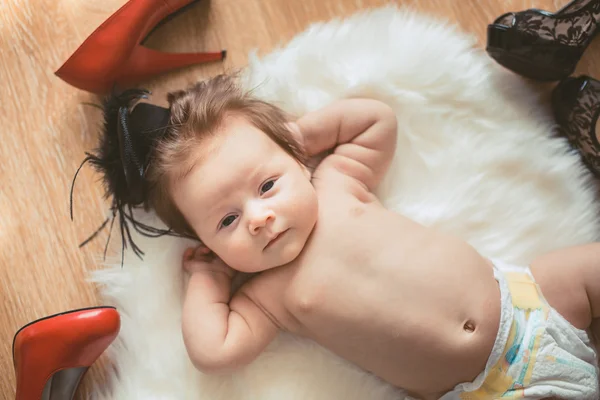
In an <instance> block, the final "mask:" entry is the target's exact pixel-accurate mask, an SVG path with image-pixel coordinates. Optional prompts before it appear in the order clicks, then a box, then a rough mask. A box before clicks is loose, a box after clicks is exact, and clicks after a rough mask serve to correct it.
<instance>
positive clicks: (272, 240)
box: [264, 229, 289, 250]
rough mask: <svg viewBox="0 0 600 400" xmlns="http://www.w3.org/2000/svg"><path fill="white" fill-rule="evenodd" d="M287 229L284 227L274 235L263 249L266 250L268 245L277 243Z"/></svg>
mask: <svg viewBox="0 0 600 400" xmlns="http://www.w3.org/2000/svg"><path fill="white" fill-rule="evenodd" d="M288 230H289V229H286V230H284V231H281V232H279V233H278V234H277V235H275V237H274V238H273V239H271V240H269V243H267V245H266V246H265V248H264V250H267V249H268V248H269V247H271V246H272V245H274V244H275V243H277V242H278V241H279V239H281V238H282V237H283V235H285V233H286V232H287V231H288Z"/></svg>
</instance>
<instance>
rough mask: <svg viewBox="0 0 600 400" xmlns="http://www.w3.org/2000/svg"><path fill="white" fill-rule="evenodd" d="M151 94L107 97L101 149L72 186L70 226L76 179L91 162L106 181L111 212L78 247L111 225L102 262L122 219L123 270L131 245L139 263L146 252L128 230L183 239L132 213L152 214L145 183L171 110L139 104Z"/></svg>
mask: <svg viewBox="0 0 600 400" xmlns="http://www.w3.org/2000/svg"><path fill="white" fill-rule="evenodd" d="M149 94H150V92H149V91H147V90H142V89H130V90H127V91H125V92H122V93H120V94H118V95H117V94H113V95H111V96H109V97H107V98H106V99H105V100H104V101H103V104H102V109H103V113H104V125H103V130H102V134H101V137H100V145H99V146H98V148H96V150H95V153H88V152H86V153H85V154H86V158H85V159H84V160H83V162H82V163H81V165H80V166H79V168H78V169H77V172H76V173H75V176H74V177H73V183H72V185H71V206H70V211H71V220H73V188H74V185H75V180H76V179H77V174H79V171H80V170H81V168H82V167H83V166H84V164H85V163H86V162H88V161H89V162H90V163H91V164H92V165H93V166H94V168H95V169H96V171H98V172H99V173H100V174H101V175H102V177H103V183H104V190H105V194H104V195H105V198H107V199H110V198H112V205H111V212H112V216H111V217H108V218H107V219H106V220H105V221H104V223H103V224H102V225H101V226H100V228H98V229H97V230H96V232H94V233H93V234H92V235H91V236H90V237H89V238H88V239H86V240H85V241H84V242H82V243H81V244H80V245H79V247H83V246H85V245H86V244H87V243H89V242H90V241H91V240H92V239H94V237H96V236H97V235H98V233H100V232H101V231H102V229H103V228H104V227H105V226H106V225H107V224H108V222H109V221H111V219H112V221H111V224H110V230H109V236H108V240H107V242H106V247H105V249H104V256H105V257H106V251H107V249H108V244H109V242H110V233H111V232H112V227H113V224H114V222H115V218H117V217H118V219H119V226H120V231H121V241H122V249H121V250H122V254H121V265H122V264H123V260H124V256H125V249H126V248H127V243H129V244H130V245H131V248H132V250H133V252H134V253H135V254H136V255H137V256H138V257H140V258H142V255H143V254H144V252H143V251H142V250H141V249H140V248H139V247H138V246H137V245H136V244H135V243H134V241H133V238H132V237H131V230H130V226H131V227H133V228H134V229H135V230H136V231H137V232H139V233H140V234H142V235H144V236H148V237H159V236H163V235H172V236H180V237H184V235H180V234H178V233H175V232H173V231H172V230H170V229H160V228H155V227H152V226H149V225H146V224H144V223H142V222H139V221H137V220H136V219H135V218H134V216H133V209H134V208H136V207H143V208H144V209H145V210H148V209H149V207H148V202H147V181H146V179H145V174H146V171H147V168H148V164H149V162H150V160H151V156H152V152H153V151H154V149H155V148H156V145H157V143H158V142H159V141H160V140H161V139H162V138H163V137H164V135H165V133H166V131H167V127H168V122H169V116H170V110H169V109H168V108H164V107H159V106H155V105H153V104H148V103H139V101H140V100H142V99H147V98H148V95H149Z"/></svg>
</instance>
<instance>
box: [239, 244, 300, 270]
mask: <svg viewBox="0 0 600 400" xmlns="http://www.w3.org/2000/svg"><path fill="white" fill-rule="evenodd" d="M303 248H304V245H303V244H299V243H290V244H288V245H287V246H285V247H284V248H283V249H282V250H281V251H280V252H279V253H278V254H276V255H275V254H274V255H272V256H270V257H266V258H265V259H262V260H257V262H256V263H253V264H254V265H250V264H248V263H245V264H243V265H236V266H233V265H230V266H231V268H233V269H235V270H238V271H241V272H246V273H256V272H261V271H267V270H269V269H273V268H277V267H281V266H284V265H286V264H289V263H291V262H292V261H294V260H295V259H296V258H298V256H299V255H300V253H301V252H302V249H303Z"/></svg>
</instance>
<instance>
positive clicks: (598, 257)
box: [531, 243, 600, 334]
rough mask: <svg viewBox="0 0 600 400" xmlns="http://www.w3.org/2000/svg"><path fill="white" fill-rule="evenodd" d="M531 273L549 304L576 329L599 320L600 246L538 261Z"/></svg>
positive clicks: (558, 253) (572, 249)
mask: <svg viewBox="0 0 600 400" xmlns="http://www.w3.org/2000/svg"><path fill="white" fill-rule="evenodd" d="M531 272H532V273H533V275H534V277H535V280H536V281H537V283H538V285H539V286H540V288H541V289H542V293H543V294H544V297H545V298H546V300H548V303H549V304H550V305H551V306H552V307H553V308H554V309H556V311H558V312H559V313H560V314H561V315H562V316H563V317H565V318H566V319H567V320H568V321H569V322H570V323H571V324H572V325H574V326H575V327H576V328H579V329H587V328H589V327H590V325H591V323H592V320H593V319H596V318H600V243H592V244H588V245H584V246H576V247H569V248H566V249H561V250H558V251H554V252H552V253H549V254H546V255H544V256H541V257H538V258H537V259H536V260H534V262H533V263H532V264H531ZM596 326H598V324H596ZM597 333H598V332H597ZM597 333H596V334H597Z"/></svg>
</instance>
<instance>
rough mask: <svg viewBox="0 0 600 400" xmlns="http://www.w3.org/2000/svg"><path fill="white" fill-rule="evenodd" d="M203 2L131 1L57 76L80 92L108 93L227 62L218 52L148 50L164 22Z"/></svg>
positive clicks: (107, 22) (93, 36) (107, 21)
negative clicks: (180, 70) (195, 67)
mask: <svg viewBox="0 0 600 400" xmlns="http://www.w3.org/2000/svg"><path fill="white" fill-rule="evenodd" d="M197 1H199V0H129V1H128V2H127V3H126V4H125V5H124V6H123V7H121V8H120V9H119V10H117V12H115V13H114V14H113V15H111V16H110V18H108V19H107V20H106V21H104V23H103V24H102V25H100V26H99V27H98V28H97V29H96V30H95V31H94V32H93V33H92V34H91V35H90V36H89V37H88V38H87V39H86V40H85V41H84V42H83V44H82V45H81V46H79V48H78V49H77V50H76V51H75V53H73V55H72V56H71V57H70V58H69V59H68V60H67V61H66V62H65V63H64V64H63V66H62V67H60V68H59V69H58V71H56V72H55V74H56V75H57V76H58V77H59V78H61V79H62V80H64V81H65V82H67V83H68V84H70V85H72V86H75V87H77V88H79V89H82V90H86V91H88V92H92V93H96V94H106V93H108V92H110V91H111V90H112V89H113V88H114V86H115V85H117V86H123V88H125V87H129V86H132V85H134V84H136V83H138V82H141V81H144V80H146V79H150V78H152V77H154V76H156V75H159V74H161V73H164V72H167V71H170V70H174V69H177V68H182V67H186V66H189V65H193V64H200V63H204V62H208V61H219V60H222V59H224V58H225V55H226V52H225V50H223V51H219V52H213V53H164V52H160V51H156V50H152V49H149V48H147V47H143V46H142V43H143V41H144V39H145V38H146V37H147V36H148V35H149V34H150V33H151V31H152V30H153V29H155V28H156V27H157V26H158V25H159V24H160V23H162V22H165V21H166V20H167V19H169V18H171V17H173V16H174V15H175V14H177V13H179V12H182V11H184V10H185V9H186V8H187V7H189V6H190V5H192V4H193V3H196V2H197Z"/></svg>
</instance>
